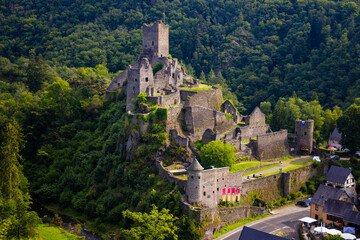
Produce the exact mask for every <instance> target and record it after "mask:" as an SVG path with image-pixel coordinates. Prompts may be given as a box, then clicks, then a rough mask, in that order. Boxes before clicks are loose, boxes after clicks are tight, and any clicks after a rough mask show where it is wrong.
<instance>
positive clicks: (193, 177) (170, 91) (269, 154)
mask: <svg viewBox="0 0 360 240" xmlns="http://www.w3.org/2000/svg"><path fill="white" fill-rule="evenodd" d="M142 47H143V50H142V53H141V54H140V56H139V58H138V59H137V61H136V62H135V63H133V64H131V65H129V66H128V67H127V68H126V69H125V70H124V71H123V72H121V73H120V74H119V75H118V76H116V77H115V78H114V80H113V81H112V82H111V84H110V85H109V87H108V88H107V90H106V93H107V95H109V94H110V92H111V91H116V90H118V89H121V90H122V91H123V92H124V93H125V95H126V111H127V112H128V113H129V114H141V115H146V114H149V111H150V110H149V109H148V110H146V109H142V110H141V112H137V111H139V110H138V109H136V108H135V105H134V99H136V98H137V97H138V95H139V94H140V93H146V95H147V99H148V101H150V102H151V103H152V104H154V105H157V106H158V107H162V108H167V113H168V117H167V120H166V132H167V133H168V134H169V135H170V136H171V137H172V141H174V142H175V143H177V144H178V145H179V146H181V147H184V148H188V147H189V146H190V145H192V144H193V143H194V142H195V141H197V140H200V139H201V140H202V141H203V142H204V143H205V144H206V143H209V142H211V141H214V140H221V141H222V142H224V143H230V144H231V145H232V146H233V147H234V148H235V150H236V151H237V154H238V156H250V157H254V158H256V159H260V160H264V159H272V158H280V157H284V156H287V155H289V152H290V149H294V152H295V153H297V154H299V153H304V154H309V153H311V152H312V147H313V121H312V120H307V121H296V123H295V133H294V134H289V133H288V132H287V130H281V131H278V132H272V131H271V129H270V127H269V125H268V124H266V122H265V114H264V113H262V111H261V110H260V108H258V107H256V108H255V109H254V110H253V111H252V113H251V114H250V115H249V116H242V115H240V114H239V112H238V111H237V109H236V108H235V106H234V105H233V104H232V103H231V102H230V101H228V100H226V101H224V100H223V95H222V91H221V89H220V88H218V87H216V86H213V85H210V84H205V83H200V81H199V80H198V79H193V78H192V77H191V76H189V75H187V74H186V73H185V71H184V68H183V67H181V66H180V64H179V63H178V60H177V59H175V58H172V57H169V25H165V24H163V23H162V22H161V21H157V22H155V23H154V24H152V25H146V24H144V25H143V43H142ZM140 128H142V129H145V130H146V127H144V126H140ZM145 130H142V132H144V131H145ZM136 137H138V136H132V135H131V134H129V139H128V144H127V150H128V151H130V150H131V148H132V147H134V146H135V145H136V144H135V142H136V141H135V138H136ZM289 138H290V139H292V141H290V142H289V141H288V139H289ZM129 143H130V144H129ZM188 175H189V177H188V181H187V187H186V194H187V196H188V199H189V202H190V203H201V204H202V205H203V206H208V207H214V206H216V204H217V203H218V202H219V201H220V199H222V198H223V196H224V194H223V189H229V188H231V189H239V188H240V186H241V184H242V177H241V175H239V174H237V173H233V174H229V168H228V167H225V168H219V169H216V168H212V169H207V170H204V169H203V168H202V167H201V165H200V164H199V163H198V162H197V160H195V161H194V162H193V163H192V164H191V165H190V167H189V168H188ZM231 194H233V190H232V192H231Z"/></svg>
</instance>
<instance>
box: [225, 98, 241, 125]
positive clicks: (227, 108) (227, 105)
mask: <svg viewBox="0 0 360 240" xmlns="http://www.w3.org/2000/svg"><path fill="white" fill-rule="evenodd" d="M222 110H223V112H224V113H230V114H231V115H232V116H233V120H234V122H235V123H237V122H239V121H240V119H241V118H240V116H239V114H238V111H237V110H236V108H235V106H234V104H232V102H230V101H229V100H226V101H225V102H224V103H223V105H222Z"/></svg>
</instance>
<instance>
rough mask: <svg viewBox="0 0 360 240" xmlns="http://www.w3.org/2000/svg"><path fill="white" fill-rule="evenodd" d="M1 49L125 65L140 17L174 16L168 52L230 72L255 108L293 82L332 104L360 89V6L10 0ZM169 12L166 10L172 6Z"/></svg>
mask: <svg viewBox="0 0 360 240" xmlns="http://www.w3.org/2000/svg"><path fill="white" fill-rule="evenodd" d="M0 14H1V15H0V19H1V21H0V31H1V32H2V38H1V42H0V54H1V56H3V57H6V58H8V59H10V61H12V62H15V61H17V59H18V58H19V57H20V56H29V52H30V50H32V49H35V50H36V53H37V54H42V55H43V57H44V59H45V60H47V61H50V64H52V65H62V66H63V65H65V66H68V67H95V66H96V65H98V64H106V66H107V67H108V68H109V70H110V72H116V71H118V70H123V69H125V68H126V66H127V65H128V64H129V63H132V62H133V61H134V60H135V59H136V58H137V55H138V54H139V53H140V51H141V26H142V24H143V23H151V22H154V21H155V20H158V19H165V22H166V23H167V24H169V25H170V52H171V54H172V56H173V57H176V58H179V59H181V60H183V61H184V62H185V63H186V64H189V65H191V66H192V68H193V69H194V70H195V75H196V76H198V77H200V75H201V72H202V71H203V72H204V73H205V74H209V72H210V71H211V69H213V70H214V71H215V73H218V72H219V71H221V72H222V75H223V76H224V77H225V79H226V82H227V84H228V85H229V86H230V87H231V89H232V91H233V92H234V93H235V94H236V95H237V97H238V99H239V101H240V102H242V103H243V104H244V105H245V107H246V108H247V109H248V110H249V111H250V110H251V109H252V108H253V107H254V106H255V105H258V104H259V103H260V102H262V101H265V100H267V101H270V102H271V103H272V104H273V106H274V103H275V102H276V101H277V99H278V98H279V97H286V96H291V95H292V93H293V91H296V93H297V95H298V96H299V97H300V98H302V99H304V100H309V99H310V97H311V92H312V91H314V92H316V93H317V95H318V97H319V101H320V103H321V104H322V105H324V106H325V107H333V106H335V105H338V106H340V107H342V108H344V107H348V106H349V105H350V104H351V103H352V102H353V100H354V98H355V97H356V94H357V93H358V92H359V90H360V89H359V86H360V82H359V81H358V79H359V74H360V73H359V72H360V70H359V59H358V55H359V21H360V18H359V17H358V14H359V7H358V2H356V1H355V2H353V1H325V0H322V1H319V0H316V1H314V0H310V1H309V0H305V1H288V0H278V1H265V0H260V1H252V0H251V1H250V0H244V1H230V0H229V1H213V0H209V1H204V0H191V1H190V0H185V1H163V0H151V1H113V0H109V1H95V0H85V1H75V2H74V1H42V2H39V1H19V0H17V1H2V7H1V13H0ZM164 14H165V16H164Z"/></svg>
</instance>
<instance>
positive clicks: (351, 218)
mask: <svg viewBox="0 0 360 240" xmlns="http://www.w3.org/2000/svg"><path fill="white" fill-rule="evenodd" d="M344 221H345V222H349V223H353V224H356V225H359V226H360V212H356V211H352V210H351V211H347V212H346V213H345V216H344Z"/></svg>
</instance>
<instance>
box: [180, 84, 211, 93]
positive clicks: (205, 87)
mask: <svg viewBox="0 0 360 240" xmlns="http://www.w3.org/2000/svg"><path fill="white" fill-rule="evenodd" d="M212 89H213V87H212V86H210V85H207V84H202V83H200V84H199V86H198V87H196V88H182V89H181V90H184V91H192V92H200V91H208V90H212Z"/></svg>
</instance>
